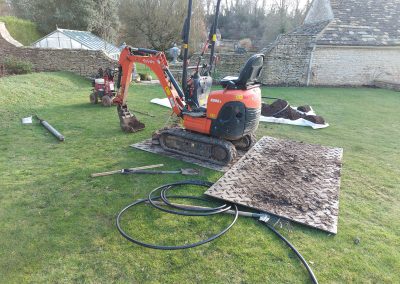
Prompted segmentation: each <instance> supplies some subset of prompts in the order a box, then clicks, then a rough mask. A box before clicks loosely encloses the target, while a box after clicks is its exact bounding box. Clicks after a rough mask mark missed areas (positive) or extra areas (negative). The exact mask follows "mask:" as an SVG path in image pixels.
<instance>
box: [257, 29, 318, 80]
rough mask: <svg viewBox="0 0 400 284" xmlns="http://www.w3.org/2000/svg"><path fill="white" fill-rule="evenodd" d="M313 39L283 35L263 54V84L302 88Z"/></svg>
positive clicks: (306, 75) (309, 36)
mask: <svg viewBox="0 0 400 284" xmlns="http://www.w3.org/2000/svg"><path fill="white" fill-rule="evenodd" d="M314 42H315V37H314V36H311V35H283V36H281V37H280V38H278V39H277V40H276V41H275V43H274V44H273V45H272V46H270V47H269V49H268V50H267V51H266V52H265V55H266V57H265V62H264V69H263V83H265V84H267V85H291V86H302V85H306V84H307V77H308V68H309V64H310V59H311V55H312V50H313V47H314Z"/></svg>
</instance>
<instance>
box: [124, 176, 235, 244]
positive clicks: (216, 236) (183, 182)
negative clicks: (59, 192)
mask: <svg viewBox="0 0 400 284" xmlns="http://www.w3.org/2000/svg"><path fill="white" fill-rule="evenodd" d="M179 185H198V186H204V187H209V186H210V183H209V182H203V181H182V182H176V183H171V184H166V185H163V186H161V187H158V188H156V189H154V190H153V191H152V192H151V193H150V195H151V194H152V193H153V192H154V191H157V190H163V189H166V188H168V189H170V188H171V187H174V186H179ZM150 195H149V197H150ZM170 197H171V198H180V199H201V200H204V201H207V200H206V199H202V198H200V197H194V196H170ZM158 199H161V196H158V197H151V198H150V199H149V198H147V199H139V200H136V201H135V202H133V203H131V204H129V205H128V206H126V207H125V208H124V209H122V210H121V211H120V212H119V213H118V216H117V221H116V225H117V228H118V231H119V232H120V233H121V235H122V236H123V237H124V238H126V239H127V240H128V241H131V242H133V243H135V244H138V245H141V246H144V247H147V248H152V249H159V250H179V249H188V248H193V247H197V246H200V245H204V244H206V243H208V242H211V241H213V240H215V239H217V238H219V237H220V236H222V235H223V234H225V233H226V232H228V231H229V229H230V228H232V226H233V225H234V224H235V223H236V221H237V219H238V216H239V210H238V208H237V206H236V205H233V207H234V209H235V217H234V219H233V221H232V222H231V223H230V224H229V225H228V226H227V227H226V228H224V229H223V230H222V231H220V232H219V233H218V234H215V235H213V236H211V237H209V238H207V239H205V240H201V241H199V242H195V243H191V244H186V245H179V246H165V245H157V244H150V243H145V242H142V241H139V240H137V239H135V238H133V237H131V236H130V235H128V234H127V233H126V232H125V231H124V230H123V229H122V228H121V223H120V222H121V217H122V215H123V213H124V212H126V211H127V210H128V209H129V208H131V207H134V206H136V205H138V204H141V203H144V202H146V201H149V202H150V204H152V205H153V206H154V207H156V208H158V209H161V208H160V206H157V205H155V204H154V200H158ZM152 202H153V203H152ZM224 207H228V209H227V210H229V209H230V208H231V207H230V206H224ZM161 210H162V209H161ZM186 210H187V211H191V209H186ZM163 211H166V210H163ZM215 211H217V210H215ZM219 211H221V210H220V209H219ZM166 212H169V213H172V214H179V215H185V216H209V215H213V214H218V213H215V212H214V211H209V212H203V213H198V214H194V213H190V212H184V211H182V212H178V211H173V210H169V211H166ZM219 213H222V212H219Z"/></svg>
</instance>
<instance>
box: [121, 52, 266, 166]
mask: <svg viewBox="0 0 400 284" xmlns="http://www.w3.org/2000/svg"><path fill="white" fill-rule="evenodd" d="M256 56H257V58H250V59H249V61H248V63H247V64H246V66H247V67H246V66H245V67H244V68H243V70H245V71H246V70H247V71H246V72H247V73H246V72H244V71H242V73H244V74H245V75H246V76H247V77H246V76H242V73H241V75H240V76H242V77H243V78H247V79H245V80H242V79H241V78H242V77H240V76H239V77H237V78H233V79H232V80H225V82H223V86H224V89H223V90H217V91H213V92H209V88H210V87H211V85H209V86H208V90H205V89H206V87H204V85H202V87H199V86H200V85H199V84H197V88H196V87H195V84H196V81H195V80H194V78H195V77H194V76H192V77H191V79H190V82H189V83H188V85H189V88H188V89H189V90H191V91H190V93H189V94H185V93H184V92H183V91H182V89H181V88H180V86H179V84H178V83H177V81H176V80H175V79H174V77H173V75H172V74H171V72H170V70H169V68H168V62H167V60H166V57H165V54H164V53H163V52H159V51H155V50H150V49H141V48H132V47H129V46H127V47H125V48H124V49H123V50H122V52H121V55H120V59H119V64H120V66H119V75H118V76H119V78H118V82H117V87H118V93H117V96H116V97H115V98H114V100H113V103H114V104H116V105H117V106H118V113H119V117H120V121H121V128H122V129H123V130H124V131H126V132H136V131H139V130H141V129H143V128H144V124H143V123H141V122H139V121H138V120H137V119H136V117H135V116H134V115H133V114H132V113H131V112H130V111H129V110H128V107H127V104H126V100H127V97H128V88H129V85H130V82H131V76H132V71H133V66H134V63H140V64H144V65H146V66H148V67H149V68H150V69H151V70H152V71H153V72H154V74H155V75H156V76H157V77H158V79H159V81H160V84H161V87H162V89H163V91H164V92H165V94H166V96H167V98H168V100H169V102H170V104H171V108H172V110H173V112H174V113H175V114H176V115H177V116H178V117H180V118H181V119H182V121H183V127H184V129H181V130H180V131H178V130H177V129H174V130H173V131H170V132H168V133H167V132H163V133H161V134H160V135H159V136H158V138H159V140H160V141H159V143H160V145H161V146H162V147H163V148H165V149H166V150H170V151H173V152H177V153H181V154H188V155H189V156H193V157H197V158H204V159H207V160H212V161H214V162H216V163H219V164H226V163H228V162H230V161H231V160H232V159H233V158H234V157H235V155H236V149H235V146H236V148H242V149H248V148H249V147H251V145H252V144H253V142H254V132H255V130H256V129H257V127H258V122H259V116H260V112H261V90H260V88H259V85H257V84H256V83H255V82H254V80H253V81H251V80H250V79H254V78H253V77H254V74H255V75H257V77H258V75H259V73H260V70H261V67H260V66H261V65H262V59H263V56H262V55H256ZM253 57H254V56H253ZM249 62H250V63H249ZM260 62H261V65H260ZM255 63H257V64H258V65H257V66H255V67H256V68H255V69H254V66H253V65H254V64H255ZM246 68H247V69H246ZM254 70H255V71H254ZM206 79H207V78H206ZM208 79H210V80H211V78H210V77H209V78H208ZM249 80H250V81H251V82H250V83H248V81H249ZM204 92H207V93H208V96H206V104H204V105H202V106H199V105H198V104H193V103H190V102H191V101H192V99H193V97H194V96H196V95H197V94H203V93H204ZM199 149H200V150H199ZM199 151H200V153H199ZM204 155H205V156H206V157H203V156H204Z"/></svg>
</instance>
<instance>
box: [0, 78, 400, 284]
mask: <svg viewBox="0 0 400 284" xmlns="http://www.w3.org/2000/svg"><path fill="white" fill-rule="evenodd" d="M90 88H91V87H90V82H89V81H87V80H84V79H82V78H80V77H78V76H75V75H72V74H68V73H36V74H30V75H22V76H13V77H7V78H1V79H0V98H1V102H2V103H1V104H0V172H1V173H2V174H1V179H0V200H1V206H0V236H1V238H0V282H1V283H21V282H23V283H26V282H32V283H43V282H56V283H71V282H88V283H110V282H119V283H126V282H129V283H193V282H194V283H307V282H308V281H309V280H308V277H307V273H306V271H305V270H304V268H303V267H302V266H301V264H300V262H299V261H298V260H297V259H296V258H295V257H294V255H293V253H291V252H290V251H289V249H288V248H287V247H286V246H285V245H284V244H282V242H281V241H280V240H279V239H277V237H276V236H274V235H273V234H272V233H271V232H270V231H268V229H267V228H266V227H264V226H262V225H260V224H258V223H257V222H256V221H254V220H250V219H240V220H239V221H238V223H237V225H235V226H234V227H233V228H232V230H231V231H230V232H228V234H226V235H225V236H223V237H222V238H220V239H218V240H217V241H214V242H212V243H210V244H207V245H204V246H201V247H198V248H194V249H190V250H184V251H156V250H150V249H146V248H143V247H139V246H136V245H133V244H131V243H129V242H127V241H126V240H125V239H123V238H122V237H121V236H120V234H119V233H118V232H117V230H116V228H115V217H116V214H117V212H118V211H119V210H120V209H121V208H122V207H124V206H125V205H127V204H128V203H130V202H131V201H132V200H134V199H136V198H141V197H145V196H146V194H147V193H148V192H149V191H150V190H151V189H153V188H155V187H157V186H159V185H161V184H164V183H166V182H172V181H176V180H183V179H185V177H182V176H179V175H178V176H176V175H174V176H166V175H165V176H144V175H141V176H138V175H136V176H133V175H130V176H121V175H115V176H110V177H103V178H97V179H92V178H90V177H89V175H90V173H93V172H98V171H103V170H110V169H119V168H123V167H134V166H140V165H148V164H155V163H164V164H165V168H166V169H176V168H180V167H194V166H193V165H190V164H185V163H183V162H179V161H176V160H173V159H169V158H166V157H162V156H157V155H154V154H151V153H146V152H142V151H139V150H134V149H131V148H130V147H129V145H130V144H132V143H134V142H138V141H141V140H143V139H145V138H148V137H150V135H151V133H152V132H153V131H154V130H156V129H159V128H161V127H163V126H164V125H165V123H166V121H167V120H168V117H169V113H170V112H169V110H168V109H165V108H162V107H159V106H156V105H152V104H150V103H149V101H150V99H152V98H155V97H163V96H164V95H163V93H162V90H161V88H160V87H159V86H134V87H132V88H131V89H130V97H129V103H130V106H131V108H133V109H138V110H139V109H140V110H142V111H148V112H150V113H152V114H154V115H155V117H154V118H152V117H148V116H144V115H141V114H137V116H138V117H139V118H140V119H141V120H142V121H144V122H146V126H147V128H146V129H145V130H144V131H142V132H139V133H136V134H124V133H122V132H121V130H120V128H119V121H118V118H117V113H116V110H115V108H103V107H101V106H100V105H90V104H89V103H88V95H89V93H90ZM263 95H267V96H275V97H276V96H278V97H282V98H285V99H288V100H289V101H290V102H291V103H292V104H293V105H300V104H306V103H307V104H311V105H312V106H313V107H314V109H315V110H316V111H317V112H318V113H319V114H321V115H323V116H324V117H325V119H326V120H327V121H328V122H329V123H330V124H331V126H330V127H329V128H327V129H323V130H312V129H309V128H302V127H296V126H287V125H274V124H262V125H260V127H259V130H258V132H257V135H258V137H261V136H262V135H270V136H274V137H281V138H289V139H294V140H299V141H305V142H309V143H318V144H323V145H329V146H337V147H343V148H344V160H343V162H344V164H343V170H342V184H341V192H340V217H339V233H338V235H336V236H333V235H328V234H326V233H323V232H320V231H317V230H314V229H311V228H307V227H305V226H301V225H297V224H293V226H292V230H290V231H289V229H288V228H283V229H279V230H280V231H281V232H282V233H283V234H284V235H285V236H286V237H287V238H288V239H289V240H290V241H292V242H293V243H294V244H295V245H296V246H297V248H298V249H299V250H300V251H301V252H302V253H303V255H304V257H305V258H306V259H307V260H308V261H309V262H310V264H311V266H312V267H313V269H314V271H315V273H316V275H317V276H318V278H319V280H320V283H349V282H354V283H399V282H400V277H399V273H398V268H399V267H400V253H399V250H398V244H399V243H400V221H399V216H400V206H399V201H400V186H399V184H400V166H399V164H400V155H399V141H400V129H399V127H398V126H399V124H400V116H399V114H398V107H399V105H400V94H399V93H395V92H392V91H386V90H378V89H340V88H329V89H328V88H264V89H263ZM35 113H36V114H38V115H39V116H41V117H43V118H45V119H46V120H47V121H49V122H50V123H51V124H52V125H54V126H55V127H56V128H57V129H58V130H59V131H60V132H62V133H63V134H64V135H65V137H66V140H65V142H63V143H60V142H58V141H57V140H56V139H55V138H54V137H52V136H51V135H50V134H49V133H48V132H47V131H46V130H45V129H43V128H42V127H41V126H40V125H38V124H37V123H34V124H33V125H21V118H22V117H25V116H28V115H32V114H35ZM201 171H202V174H201V176H200V177H199V178H200V179H203V180H209V181H216V180H217V179H218V178H219V177H220V176H221V173H218V172H214V171H211V170H207V169H203V168H201ZM188 191H190V192H191V193H194V192H196V193H197V194H199V195H200V194H201V193H202V192H203V189H197V188H196V189H194V188H189V189H188ZM230 218H231V217H230V216H218V217H214V218H210V219H203V218H184V217H181V218H179V217H177V216H172V215H166V214H161V213H160V212H158V211H154V210H151V209H149V208H145V207H144V206H141V207H140V208H137V210H134V211H132V212H129V213H128V214H127V215H126V216H125V218H124V219H123V225H124V227H125V228H126V230H127V231H129V232H130V233H132V234H134V235H135V236H137V237H140V238H143V239H149V240H150V241H154V242H165V243H168V244H176V243H181V242H185V241H189V240H187V239H188V238H190V240H192V239H197V240H198V239H201V238H203V237H204V236H205V234H207V233H211V232H215V231H217V230H218V229H219V228H221V227H222V226H223V225H225V224H227V222H229V221H230V220H231V219H230ZM355 238H359V239H360V244H358V245H356V244H355V243H354V239H355Z"/></svg>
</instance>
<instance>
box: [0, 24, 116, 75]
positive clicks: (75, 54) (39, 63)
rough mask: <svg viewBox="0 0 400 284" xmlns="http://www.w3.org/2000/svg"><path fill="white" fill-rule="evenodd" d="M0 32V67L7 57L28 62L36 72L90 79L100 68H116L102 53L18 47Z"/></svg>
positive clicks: (112, 61) (113, 61)
mask: <svg viewBox="0 0 400 284" xmlns="http://www.w3.org/2000/svg"><path fill="white" fill-rule="evenodd" d="M4 34H5V32H4V30H3V31H0V65H2V64H3V63H4V61H5V60H6V59H7V58H9V57H15V58H18V59H22V60H26V61H29V62H31V63H32V64H33V69H34V71H36V72H43V71H70V72H73V73H76V74H79V75H81V76H86V77H90V76H93V75H94V74H96V73H97V70H98V69H99V68H100V67H102V68H106V67H113V66H116V64H117V61H115V60H113V59H111V58H109V57H108V56H107V55H106V54H105V53H104V52H103V51H93V50H83V49H41V48H32V47H18V46H16V45H14V44H13V43H12V41H11V42H10V39H9V38H7V39H6V38H5V37H4V36H3V35H4Z"/></svg>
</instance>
